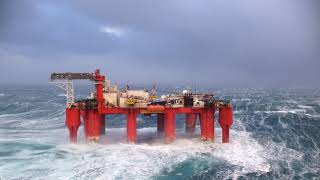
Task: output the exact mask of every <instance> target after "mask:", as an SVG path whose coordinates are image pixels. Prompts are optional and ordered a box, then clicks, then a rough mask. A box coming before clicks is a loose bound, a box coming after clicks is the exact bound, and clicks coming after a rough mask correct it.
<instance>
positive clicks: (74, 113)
mask: <svg viewBox="0 0 320 180" xmlns="http://www.w3.org/2000/svg"><path fill="white" fill-rule="evenodd" d="M80 124H81V121H80V110H79V109H77V108H66V125H67V127H68V129H69V138H70V142H71V143H77V140H78V138H77V131H78V128H79V126H80Z"/></svg>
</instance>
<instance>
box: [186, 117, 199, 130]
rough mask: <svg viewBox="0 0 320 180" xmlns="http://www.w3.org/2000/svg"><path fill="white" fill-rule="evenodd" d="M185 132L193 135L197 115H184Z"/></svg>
mask: <svg viewBox="0 0 320 180" xmlns="http://www.w3.org/2000/svg"><path fill="white" fill-rule="evenodd" d="M185 119H186V122H185V124H186V132H188V133H193V132H194V131H195V129H196V120H197V114H194V113H193V114H186V118H185Z"/></svg>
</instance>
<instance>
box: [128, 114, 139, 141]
mask: <svg viewBox="0 0 320 180" xmlns="http://www.w3.org/2000/svg"><path fill="white" fill-rule="evenodd" d="M136 140H137V112H136V111H135V110H134V109H129V110H128V113H127V142H128V143H134V142H136Z"/></svg>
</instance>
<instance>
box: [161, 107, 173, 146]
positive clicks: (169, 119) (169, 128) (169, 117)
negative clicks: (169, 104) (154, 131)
mask: <svg viewBox="0 0 320 180" xmlns="http://www.w3.org/2000/svg"><path fill="white" fill-rule="evenodd" d="M164 133H165V142H166V143H170V142H173V141H174V139H175V114H174V111H173V110H170V109H167V110H166V111H165V131H164Z"/></svg>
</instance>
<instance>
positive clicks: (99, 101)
mask: <svg viewBox="0 0 320 180" xmlns="http://www.w3.org/2000/svg"><path fill="white" fill-rule="evenodd" d="M94 80H95V84H96V90H97V94H96V96H97V104H98V111H99V112H101V110H102V107H103V102H104V98H103V83H104V81H105V76H102V75H101V74H100V70H99V69H97V70H96V71H95V73H94Z"/></svg>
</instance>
